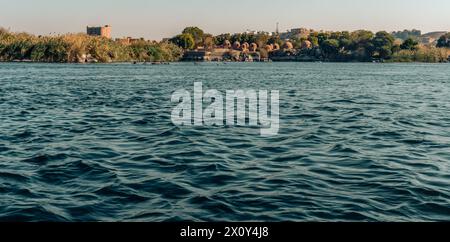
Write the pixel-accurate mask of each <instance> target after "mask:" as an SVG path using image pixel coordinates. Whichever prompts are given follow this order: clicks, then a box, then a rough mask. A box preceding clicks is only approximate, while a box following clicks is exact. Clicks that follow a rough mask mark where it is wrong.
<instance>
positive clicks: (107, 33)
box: [86, 25, 111, 39]
mask: <svg viewBox="0 0 450 242" xmlns="http://www.w3.org/2000/svg"><path fill="white" fill-rule="evenodd" d="M86 33H87V35H90V36H102V37H105V38H108V39H111V26H109V25H105V26H103V27H90V26H87V27H86Z"/></svg>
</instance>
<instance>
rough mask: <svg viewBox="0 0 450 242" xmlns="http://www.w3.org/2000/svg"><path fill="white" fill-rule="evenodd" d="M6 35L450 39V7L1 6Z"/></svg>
mask: <svg viewBox="0 0 450 242" xmlns="http://www.w3.org/2000/svg"><path fill="white" fill-rule="evenodd" d="M0 6H1V7H0V27H4V28H10V29H11V31H14V32H22V31H25V32H30V33H34V34H42V35H47V34H63V33H69V32H70V33H78V32H85V28H86V26H87V25H90V26H97V25H106V24H109V25H111V26H112V27H113V33H112V34H113V37H124V36H132V37H144V38H147V39H155V40H160V39H162V38H164V37H172V36H174V35H176V34H178V33H179V32H181V31H182V30H183V28H184V27H186V26H198V27H200V28H202V29H204V30H205V32H208V33H212V34H220V33H237V32H244V31H246V30H263V31H269V32H273V31H275V29H276V23H277V22H279V25H280V31H285V30H287V29H291V28H299V27H305V28H312V29H317V30H339V31H341V30H349V31H352V30H357V29H368V30H372V31H379V30H387V31H395V30H403V29H413V28H416V29H420V30H422V31H423V32H431V31H450V14H449V12H448V11H449V10H450V1H449V0H313V1H311V0H308V1H306V0H270V1H266V0H226V1H224V0H128V1H124V0H77V1H73V0H72V1H68V0H38V1H36V0H14V1H12V0H0Z"/></svg>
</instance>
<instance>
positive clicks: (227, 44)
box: [223, 40, 231, 49]
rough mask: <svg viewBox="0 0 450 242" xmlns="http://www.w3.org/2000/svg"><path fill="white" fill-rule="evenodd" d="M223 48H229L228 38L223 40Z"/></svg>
mask: <svg viewBox="0 0 450 242" xmlns="http://www.w3.org/2000/svg"><path fill="white" fill-rule="evenodd" d="M223 48H225V49H229V48H231V42H230V41H229V40H225V41H224V42H223Z"/></svg>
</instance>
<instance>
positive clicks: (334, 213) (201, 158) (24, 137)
mask: <svg viewBox="0 0 450 242" xmlns="http://www.w3.org/2000/svg"><path fill="white" fill-rule="evenodd" d="M194 82H202V83H203V86H204V89H208V88H213V89H217V90H222V91H225V90H236V89H255V90H279V91H280V130H279V134H278V135H276V136H271V137H262V136H260V135H259V130H258V129H255V128H251V127H177V126H175V125H173V124H172V122H171V118H170V114H171V111H172V109H173V107H174V104H173V103H171V101H170V99H171V94H172V93H173V92H174V91H175V90H177V89H180V88H185V89H188V90H192V89H193V84H194ZM449 94H450V66H449V65H447V64H372V63H370V64H361V63H354V64H353V63H345V64H335V63H229V64H222V63H221V64H216V63H200V64H194V63H175V64H171V65H131V64H105V65H102V64H93V65H76V64H29V63H2V64H0V221H185V220H187V221H448V220H450V96H449Z"/></svg>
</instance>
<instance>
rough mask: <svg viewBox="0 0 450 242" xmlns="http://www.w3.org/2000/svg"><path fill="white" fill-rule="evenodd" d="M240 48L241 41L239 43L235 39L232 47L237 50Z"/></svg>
mask: <svg viewBox="0 0 450 242" xmlns="http://www.w3.org/2000/svg"><path fill="white" fill-rule="evenodd" d="M240 48H241V43H239V41H235V42H234V43H233V49H235V50H238V49H240Z"/></svg>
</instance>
